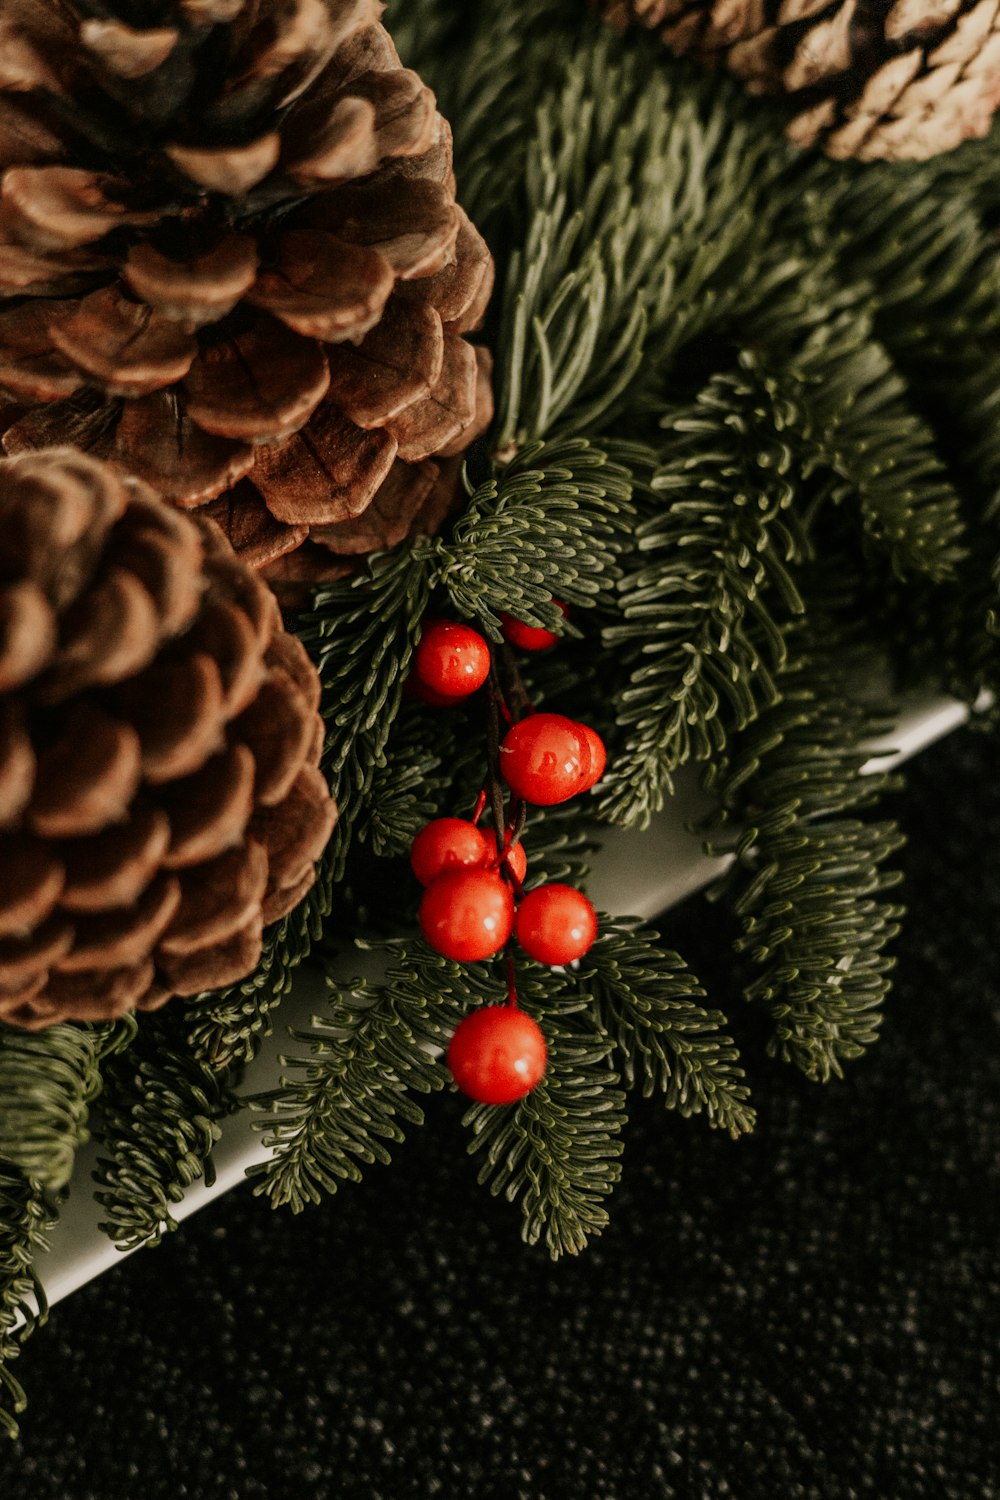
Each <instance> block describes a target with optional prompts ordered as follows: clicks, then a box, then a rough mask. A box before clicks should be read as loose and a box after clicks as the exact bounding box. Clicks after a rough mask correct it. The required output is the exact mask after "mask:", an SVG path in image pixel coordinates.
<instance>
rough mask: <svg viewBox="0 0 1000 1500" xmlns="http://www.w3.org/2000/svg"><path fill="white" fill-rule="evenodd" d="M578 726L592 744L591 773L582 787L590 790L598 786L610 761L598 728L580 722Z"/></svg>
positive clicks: (587, 790) (588, 742) (583, 789)
mask: <svg viewBox="0 0 1000 1500" xmlns="http://www.w3.org/2000/svg"><path fill="white" fill-rule="evenodd" d="M576 727H577V728H578V729H579V731H580V733H581V735H582V736H583V737H584V739H585V740H586V741H587V744H588V745H589V746H590V775H589V776H588V777H587V779H586V781H585V782H584V784H583V786H582V788H581V790H582V791H584V792H589V791H590V788H591V787H592V786H596V785H597V783H598V782H599V781H600V779H601V777H602V776H603V775H604V768H605V766H606V765H607V763H608V752H607V751H606V750H605V748H604V741H603V740H602V739H601V736H600V735H599V734H598V732H597V730H596V729H591V727H590V725H589V724H578V725H577V726H576Z"/></svg>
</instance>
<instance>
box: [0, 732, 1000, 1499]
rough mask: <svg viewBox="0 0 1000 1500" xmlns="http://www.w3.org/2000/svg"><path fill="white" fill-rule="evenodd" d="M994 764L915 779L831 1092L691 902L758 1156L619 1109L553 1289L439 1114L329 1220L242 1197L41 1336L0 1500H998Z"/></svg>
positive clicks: (922, 764)
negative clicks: (763, 1010)
mask: <svg viewBox="0 0 1000 1500" xmlns="http://www.w3.org/2000/svg"><path fill="white" fill-rule="evenodd" d="M995 756H996V746H995V743H991V742H989V741H987V740H985V739H981V738H977V737H975V736H972V735H970V734H967V733H963V734H962V735H959V736H956V737H954V738H953V739H952V740H950V741H949V742H947V743H945V744H944V745H941V746H938V747H936V748H934V749H933V750H931V751H930V752H928V753H927V754H926V755H925V756H924V757H923V758H922V759H921V760H920V761H919V762H918V763H917V764H916V765H915V766H913V767H912V768H911V771H910V776H909V788H908V791H907V792H906V793H905V794H904V795H903V796H902V797H901V798H900V799H899V801H898V805H897V806H898V811H899V813H900V815H901V816H902V818H903V820H904V823H905V826H906V828H907V831H908V833H909V835H910V845H909V848H908V850H907V851H906V854H905V856H904V863H905V865H906V868H907V874H908V879H907V885H906V888H905V898H906V900H907V901H908V903H909V907H910V915H909V920H908V923H907V926H906V929H905V934H904V937H903V939H902V940H901V941H900V942H899V944H898V945H897V947H898V952H899V956H900V961H899V968H898V977H897V984H896V988H895V991H894V994H893V997H892V999H891V1001H890V1004H889V1008H888V1015H887V1020H886V1023H885V1027H884V1033H883V1037H882V1040H881V1042H880V1044H879V1045H878V1047H876V1049H875V1050H874V1051H873V1053H872V1054H871V1055H870V1056H869V1057H868V1058H867V1059H865V1060H864V1061H862V1062H860V1063H858V1064H855V1066H854V1067H853V1069H852V1071H851V1073H850V1074H849V1076H848V1079H847V1080H846V1081H845V1082H843V1083H840V1084H835V1085H833V1086H830V1087H828V1088H825V1089H824V1088H819V1087H816V1086H815V1085H810V1084H807V1083H805V1082H804V1081H802V1080H800V1079H799V1077H798V1076H797V1075H795V1074H793V1073H792V1072H791V1071H790V1070H788V1069H786V1068H783V1067H781V1066H780V1065H778V1064H776V1063H770V1062H768V1060H767V1059H766V1058H765V1057H764V1055H763V1036H764V1032H763V1029H762V1028H761V1027H760V1026H759V1025H758V1023H757V1022H756V1021H755V1019H754V1018H753V1013H752V1012H751V1011H749V1010H748V1009H747V1008H746V1007H743V1006H742V1005H741V1002H739V1001H738V999H737V997H736V995H735V994H733V993H732V992H728V993H727V990H726V988H725V986H726V983H727V981H726V978H725V974H726V962H725V957H724V954H723V953H722V952H721V944H720V942H719V932H720V923H721V922H722V920H723V919H722V918H721V916H720V914H719V913H718V912H716V911H714V910H706V908H705V905H704V903H703V902H701V901H695V902H692V903H688V905H687V906H685V907H684V908H682V909H681V910H680V911H678V912H676V913H674V914H673V915H672V917H671V919H670V921H669V924H668V926H667V930H668V933H669V936H670V937H671V939H672V941H674V942H676V943H677V944H678V945H679V946H681V947H682V949H683V951H684V952H685V953H686V954H688V955H689V956H690V958H691V960H692V962H693V963H695V965H696V966H700V968H701V970H702V972H703V973H704V974H705V975H706V977H707V978H709V979H710V980H711V981H712V982H713V984H714V986H715V992H716V995H717V996H718V998H719V999H720V1000H722V1001H723V1003H724V1004H725V1005H726V1006H727V1008H728V1009H729V1010H730V1012H732V1013H735V1016H736V1019H735V1021H734V1025H735V1026H736V1027H737V1030H738V1034H739V1037H740V1041H741V1044H742V1045H743V1046H744V1047H745V1048H746V1052H747V1056H746V1061H747V1063H748V1067H749V1070H750V1074H751V1079H752V1081H753V1082H754V1083H755V1085H756V1089H755V1092H756V1097H757V1104H758V1106H759V1110H760V1123H759V1127H758V1130H757V1133H756V1134H755V1136H754V1137H753V1138H751V1139H749V1140H745V1141H742V1142H740V1143H738V1144H733V1143H732V1142H730V1141H729V1140H728V1139H726V1138H723V1137H719V1136H717V1135H715V1134H713V1133H710V1132H708V1131H706V1129H705V1128H704V1126H703V1125H702V1124H700V1123H699V1122H698V1121H696V1120H694V1121H683V1120H680V1119H677V1118H675V1117H673V1116H670V1115H667V1114H665V1113H664V1112H663V1110H662V1107H661V1106H660V1105H658V1104H657V1102H656V1101H647V1102H641V1101H637V1102H636V1104H635V1107H634V1111H633V1118H632V1121H631V1123H630V1126H629V1129H628V1134H627V1149H626V1154H625V1158H624V1178H623V1181H622V1183H621V1185H620V1188H619V1190H618V1192H617V1194H616V1197H615V1200H614V1201H613V1212H612V1226H611V1228H610V1230H609V1231H608V1232H607V1233H606V1234H605V1235H604V1236H603V1238H602V1239H600V1240H598V1241H597V1242H596V1243H595V1245H594V1247H593V1248H592V1249H591V1251H590V1252H589V1253H588V1254H586V1255H585V1256H583V1257H581V1258H580V1259H579V1260H576V1261H568V1262H563V1263H561V1264H559V1265H556V1266H553V1265H552V1264H551V1263H550V1262H549V1261H548V1259H547V1258H546V1256H545V1255H544V1253H543V1252H542V1251H539V1250H529V1249H527V1248H526V1247H525V1246H523V1245H522V1244H521V1243H520V1241H519V1240H518V1238H517V1232H518V1218H517V1214H516V1211H515V1210H514V1209H513V1208H511V1206H510V1205H507V1204H505V1203H502V1202H500V1203H498V1202H496V1201H495V1200H493V1199H491V1198H490V1197H489V1196H488V1195H486V1194H485V1193H484V1192H483V1191H482V1190H480V1189H478V1188H477V1187H476V1185H475V1181H474V1176H475V1167H474V1164H473V1162H472V1161H470V1160H469V1159H468V1158H467V1157H466V1155H465V1151H464V1148H465V1141H464V1139H463V1136H462V1134H461V1132H460V1131H459V1129H458V1127H457V1120H458V1116H459V1113H460V1108H459V1106H458V1104H457V1101H450V1100H442V1101H440V1102H439V1104H438V1105H436V1106H433V1105H432V1117H431V1120H430V1122H429V1124H428V1126H427V1127H426V1128H425V1129H424V1130H423V1131H418V1132H416V1134H415V1135H414V1137H413V1140H412V1141H411V1142H409V1143H408V1144H407V1145H406V1146H405V1147H403V1148H401V1149H400V1150H399V1151H398V1154H397V1156H396V1159H395V1162H394V1164H393V1166H392V1167H391V1168H390V1169H389V1170H385V1169H374V1170H372V1172H371V1173H370V1175H369V1176H368V1178H367V1179H366V1181H365V1183H364V1184H362V1185H361V1186H360V1187H359V1188H348V1189H346V1190H345V1191H344V1192H342V1193H341V1194H339V1195H338V1197H337V1198H336V1199H335V1200H334V1201H333V1202H332V1203H329V1204H328V1205H326V1206H325V1207H324V1208H323V1209H322V1210H318V1211H316V1212H313V1213H311V1214H307V1215H304V1216H302V1217H300V1218H297V1219H293V1218H291V1217H288V1216H286V1215H285V1214H273V1213H271V1212H270V1211H269V1210H268V1209H267V1208H266V1207H265V1206H264V1205H263V1204H262V1203H261V1202H260V1201H259V1200H256V1199H253V1198H251V1197H250V1195H249V1194H248V1193H247V1192H246V1190H240V1191H239V1192H237V1193H235V1194H233V1195H232V1196H231V1197H230V1198H229V1199H228V1200H226V1201H224V1202H222V1203H221V1204H219V1205H217V1206H215V1207H214V1208H211V1209H209V1210H206V1211H205V1212H204V1213H203V1214H202V1215H201V1216H199V1217H198V1218H197V1219H195V1220H192V1221H190V1222H189V1223H188V1224H186V1225H185V1226H183V1228H182V1229H181V1231H180V1233H179V1234H177V1235H176V1236H174V1237H173V1238H172V1239H171V1240H170V1242H169V1243H167V1244H166V1245H165V1246H164V1247H163V1248H162V1249H160V1250H159V1251H156V1252H153V1253H145V1254H142V1255H139V1256H136V1257H134V1258H133V1259H131V1260H129V1261H126V1262H123V1264H122V1265H121V1267H119V1268H116V1270H115V1271H114V1272H112V1273H111V1274H109V1275H107V1276H105V1277H104V1278H103V1279H102V1280H100V1281H99V1282H98V1283H97V1284H94V1285H91V1286H90V1287H88V1288H86V1289H85V1290H83V1291H81V1292H79V1293H77V1294H76V1295H75V1296H74V1297H72V1298H70V1299H69V1300H68V1301H66V1302H65V1303H63V1304H61V1305H60V1306H59V1307H57V1308H56V1309H55V1311H54V1313H53V1315H52V1318H51V1322H50V1324H49V1326H48V1327H47V1328H46V1329H44V1330H42V1331H41V1332H40V1333H38V1334H37V1335H36V1336H35V1338H34V1339H33V1340H32V1341H31V1343H30V1344H29V1345H28V1347H27V1349H26V1351H25V1354H24V1356H23V1358H22V1359H21V1360H20V1361H19V1362H18V1374H19V1375H20V1376H21V1378H22V1379H23V1380H24V1381H25V1383H26V1384H27V1386H28V1387H29V1392H30V1397H31V1405H30V1407H29V1410H28V1413H27V1415H26V1417H25V1419H24V1436H23V1437H22V1439H21V1441H20V1443H19V1444H17V1445H8V1447H7V1448H6V1449H5V1450H4V1451H3V1452H2V1453H0V1494H2V1495H3V1496H4V1500H50V1497H51V1500H57V1497H58V1500H91V1497H93V1500H118V1497H127V1500H160V1497H164V1500H166V1497H169V1500H181V1497H191V1500H263V1497H268V1500H274V1497H279V1500H281V1497H284V1496H289V1497H314V1496H315V1497H323V1500H325V1497H328V1496H337V1497H340V1496H344V1497H350V1500H353V1497H355V1496H356V1497H359V1500H361V1497H363V1500H408V1497H411V1496H412V1497H420V1500H424V1497H430V1496H442V1497H445V1500H459V1497H462V1500H466V1497H468V1500H481V1497H485V1500H493V1497H497V1500H500V1497H502V1500H515V1497H516V1500H521V1497H524V1500H563V1497H565V1500H646V1497H660V1496H676V1497H683V1500H687V1497H698V1500H721V1497H726V1496H733V1497H737V1500H758V1497H759V1500H799V1497H802V1500H806V1497H808V1500H814V1497H815V1500H849V1497H852V1496H875V1497H879V1500H925V1497H926V1500H931V1497H933V1500H941V1497H945V1500H952V1497H954V1500H972V1497H980V1496H982V1497H987V1496H995V1495H996V1493H997V1489H996V1487H995V1481H996V1476H997V1475H998V1474H1000V1444H998V1437H997V1412H998V1406H997V1377H998V1363H1000V1362H998V1355H997V1339H998V1334H1000V1303H998V1295H997V1292H998V1270H997V1244H998V1240H1000V1195H998V1193H997V1178H998V1160H1000V1033H998V1020H1000V983H998V976H997V963H996V959H995V954H996V951H997V947H998V938H1000V883H998V879H997V876H998V865H1000V783H998V781H997V778H996V776H995V771H994V765H995Z"/></svg>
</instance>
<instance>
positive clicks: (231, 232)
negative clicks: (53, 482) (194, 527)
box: [0, 0, 493, 579]
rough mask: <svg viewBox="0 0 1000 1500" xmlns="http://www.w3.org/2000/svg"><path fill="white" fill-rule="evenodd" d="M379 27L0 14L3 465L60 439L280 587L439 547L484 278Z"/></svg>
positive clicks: (309, 2)
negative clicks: (224, 542)
mask: <svg viewBox="0 0 1000 1500" xmlns="http://www.w3.org/2000/svg"><path fill="white" fill-rule="evenodd" d="M380 11H381V6H380V5H379V4H378V3H377V0H179V3H170V0H159V3H157V0H147V3H144V4H143V5H141V6H139V5H137V4H135V3H134V0H9V3H4V4H3V5H2V6H0V397H2V396H3V393H6V394H5V400H0V431H3V433H4V436H3V443H4V448H5V450H6V451H7V452H8V453H12V454H13V453H19V452H23V451H25V450H30V449H36V448H39V447H44V446H47V445H50V444H52V443H62V442H70V443H73V444H74V445H75V446H77V447H79V448H81V449H83V450H86V451H89V452H91V453H94V454H95V455H97V456H99V457H103V458H107V459H108V460H109V461H110V462H111V463H113V464H114V465H115V466H116V467H117V468H119V469H120V470H121V471H122V472H124V473H128V474H132V475H134V476H136V477H138V478H140V479H143V480H145V481H147V482H148V483H150V484H152V485H153V486H154V488H155V489H156V490H157V491H158V493H160V494H161V495H162V496H163V497H164V498H167V499H169V500H171V501H173V502H174V503H175V504H177V505H179V506H182V507H185V508H188V507H196V506H201V505H204V504H206V503H207V502H212V501H215V503H214V504H213V506H212V510H211V514H212V515H213V517H214V518H215V519H216V520H217V521H219V522H220V523H221V524H222V526H223V528H224V529H225V530H226V531H227V533H228V534H229V536H230V539H231V540H232V542H233V544H234V546H235V547H236V548H237V550H238V551H239V552H240V553H241V554H242V555H243V556H245V557H246V559H247V561H248V562H250V563H251V565H252V566H255V567H262V568H265V569H266V568H267V567H268V565H270V564H274V563H276V561H277V560H278V559H282V558H287V561H286V562H285V563H284V564H283V565H281V566H277V567H276V568H275V569H274V571H275V573H276V574H277V575H278V576H280V577H284V578H292V579H294V578H295V577H297V576H304V577H306V578H310V579H311V578H313V577H321V576H337V575H338V574H339V573H342V572H344V571H346V570H347V569H348V568H349V566H350V564H349V559H350V558H351V557H352V556H355V555H356V554H358V553H365V552H368V551H371V550H373V548H375V547H383V546H386V545H391V544H392V543H394V542H396V541H399V540H400V539H401V538H402V537H403V536H405V535H406V534H407V533H408V531H410V530H411V529H413V528H419V529H424V530H428V529H432V527H433V526H434V525H435V524H439V522H440V518H441V516H442V514H443V512H444V510H445V509H446V507H447V500H448V498H449V495H442V475H441V472H440V467H441V466H440V464H439V462H438V460H439V459H440V458H442V457H444V458H447V457H448V456H450V455H453V454H456V453H458V452H460V451H461V450H462V449H463V448H464V447H466V446H467V445H468V443H469V442H470V441H471V440H472V439H473V437H475V436H476V435H477V434H478V433H479V432H480V431H481V430H482V429H483V427H484V426H485V425H486V423H487V422H488V420H489V415H490V409H489V402H490V393H489V380H488V370H487V365H486V356H485V354H484V353H483V352H482V351H476V350H475V349H473V347H472V346H471V345H470V344H469V343H468V342H467V340H466V339H465V338H464V337H463V334H464V333H466V332H467V331H469V330H471V329H473V328H475V327H476V326H478V324H479V322H480V320H481V317H482V314H483V311H484V307H485V304H486V300H487V298H488V296H489V292H490V288H491V284H492V274H493V267H492V261H491V258H490V255H489V252H488V250H487V249H486V246H485V244H484V243H483V241H482V239H481V237H480V236H479V234H478V233H477V232H476V230H475V229H474V228H473V226H472V225H471V223H470V222H469V220H468V218H467V217H466V215H465V214H464V213H463V211H462V210H461V208H460V207H458V205H457V204H456V202H455V196H454V194H455V183H454V177H453V175H452V168H451V136H450V132H449V130H448V126H447V124H446V123H445V121H444V120H443V119H442V117H441V116H440V115H439V114H438V112H437V110H436V108H435V104H434V98H433V95H432V94H431V93H430V91H429V90H428V89H427V88H425V87H424V85H423V84H422V83H421V81H420V79H419V78H418V77H417V75H416V74H415V73H413V72H410V71H409V70H407V69H405V68H403V67H402V66H401V64H400V61H399V57H398V55H397V53H396V50H395V48H394V47H393V44H392V41H391V39H390V38H389V36H388V34H387V32H386V31H385V30H384V29H383V27H382V26H380V25H379V24H377V18H378V15H379V13H380ZM448 477H449V478H450V479H452V480H453V470H451V471H449V476H448ZM216 497H222V498H221V499H218V500H217V499H216ZM307 539H308V540H309V542H310V545H309V546H308V547H307V548H306V549H305V550H304V552H303V554H302V557H301V558H299V559H297V560H293V559H292V558H291V557H290V556H289V554H291V553H292V551H293V550H294V549H296V548H298V547H300V546H301V544H302V543H303V542H305V541H306V540H307ZM331 554H333V556H331ZM338 559H339V561H338ZM345 559H346V560H347V561H345Z"/></svg>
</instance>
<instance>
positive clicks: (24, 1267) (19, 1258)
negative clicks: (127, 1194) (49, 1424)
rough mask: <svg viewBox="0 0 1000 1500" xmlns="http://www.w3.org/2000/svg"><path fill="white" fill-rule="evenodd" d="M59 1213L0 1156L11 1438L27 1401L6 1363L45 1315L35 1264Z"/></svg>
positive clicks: (6, 1412)
mask: <svg viewBox="0 0 1000 1500" xmlns="http://www.w3.org/2000/svg"><path fill="white" fill-rule="evenodd" d="M57 1219H58V1212H57V1209H56V1206H55V1200H54V1199H53V1198H52V1197H51V1196H50V1195H49V1194H48V1193H46V1191H45V1190H44V1188H42V1187H41V1186H40V1184H39V1183H38V1182H36V1181H34V1180H33V1179H32V1178H31V1177H29V1176H28V1175H27V1174H26V1173H25V1172H21V1171H19V1170H18V1169H17V1168H16V1167H8V1166H5V1165H4V1164H3V1163H2V1162H0V1428H2V1429H3V1430H4V1431H5V1432H6V1433H7V1435H8V1437H11V1438H16V1437H17V1435H18V1427H17V1422H16V1420H15V1416H16V1414H17V1413H19V1412H22V1411H23V1410H24V1408H25V1404H26V1401H25V1394H24V1390H23V1388H22V1386H21V1384H20V1382H19V1381H18V1380H17V1379H16V1378H15V1377H14V1375H13V1374H12V1373H11V1370H10V1366H11V1364H12V1363H13V1361H14V1360H15V1359H16V1358H17V1356H18V1355H19V1354H20V1352H21V1347H22V1345H23V1344H24V1341H25V1339H26V1338H28V1336H29V1335H30V1334H31V1333H32V1332H33V1331H34V1329H35V1328H36V1327H37V1326H38V1325H39V1324H40V1323H44V1322H45V1319H46V1317H47V1316H48V1306H47V1304H46V1300H45V1291H44V1288H43V1287H42V1283H41V1281H40V1280H39V1278H38V1275H37V1273H36V1272H35V1270H34V1265H35V1262H36V1260H37V1259H38V1257H39V1256H40V1255H41V1254H42V1252H43V1251H44V1250H47V1249H48V1234H49V1231H50V1230H51V1229H52V1228H53V1227H54V1226H55V1224H56V1221H57ZM35 1305H37V1308H38V1311H37V1313H36V1312H35ZM5 1401H6V1402H9V1403H10V1407H9V1409H8V1408H7V1406H5V1404H4V1402H5Z"/></svg>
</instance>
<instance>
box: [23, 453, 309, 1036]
mask: <svg viewBox="0 0 1000 1500" xmlns="http://www.w3.org/2000/svg"><path fill="white" fill-rule="evenodd" d="M318 704H319V679H318V677H317V674H316V670H315V668H314V667H313V665H312V663H311V661H310V660H309V658H308V656H307V655H306V652H305V650H304V648H303V647H302V645H301V643H300V642H299V640H298V639H297V638H296V637H295V636H291V635H286V634H285V632H284V631H283V630H282V629H281V622H280V617H279V614H278V608H277V605H276V603H275V601H274V597H273V595H272V594H271V592H270V590H269V589H268V588H267V587H266V585H265V584H263V583H262V582H261V581H260V580H259V579H258V578H257V577H256V576H255V575H254V574H253V573H252V572H251V571H250V569H248V568H247V567H246V566H245V565H244V564H243V563H241V562H240V561H239V560H238V559H237V558H236V557H235V556H234V555H233V552H232V549H231V548H230V547H229V545H228V543H227V542H226V540H225V538H224V537H223V536H222V534H221V533H220V532H219V530H218V529H217V528H216V527H215V526H214V525H213V523H212V522H210V521H207V520H205V519H204V518H202V517H200V516H199V517H196V518H194V517H189V516H185V515H181V514H179V513H178V512H176V511H174V510H172V509H171V508H170V507H168V506H166V505H164V504H163V503H162V502H161V501H159V500H158V499H157V498H156V497H155V495H154V494H153V492H152V491H151V490H150V489H149V488H148V487H147V486H146V485H144V484H142V483H140V482H138V481H135V480H123V479H121V478H120V477H119V476H117V475H116V474H115V473H114V471H113V470H112V469H111V468H110V467H109V466H108V465H106V464H102V463H99V462H97V461H96V460H94V459H92V458H89V457H87V456H85V455H82V454H79V453H76V452H74V451H73V450H71V449H55V450H50V451H48V452H46V453H37V454H24V455H22V456H21V457H18V458H13V459H10V458H9V459H3V460H0V1020H2V1021H6V1022H8V1023H9V1024H11V1025H15V1026H21V1027H25V1028H27V1029H29V1030H36V1029H38V1028H41V1027H44V1026H50V1025H52V1024H53V1023H55V1022H56V1021H62V1020H67V1019H74V1020H82V1021H94V1020H104V1019H108V1018H110V1017H113V1016H119V1015H121V1014H122V1013H123V1012H125V1011H127V1010H130V1009H132V1008H133V1007H138V1008H139V1009H140V1010H152V1009H155V1008H156V1007H158V1006H160V1005H162V1004H163V1003H164V1001H165V1000H167V999H168V998H169V997H170V996H171V995H173V994H182V995H194V994H197V993H198V992H199V991H201V990H205V989H214V988H217V987H219V986H221V985H225V984H231V983H233V982H235V981H236V980H238V979H241V978H243V977H244V976H245V975H246V974H248V973H250V972H251V971H252V970H253V969H254V968H255V967H256V964H257V961H258V959H259V957H260V951H261V930H262V927H263V926H264V925H265V924H266V923H268V922H273V921H275V920H277V918H279V917H281V916H283V915H284V914H285V913H286V912H288V911H290V910H291V909H292V908H293V907H294V906H295V905H296V903H297V902H298V901H299V900H300V898H301V897H302V896H303V895H304V894H305V892H306V891H307V890H308V889H309V887H310V886H311V885H312V883H313V880H314V877H315V870H314V863H315V861H316V859H317V858H318V856H319V854H320V852H321V850H322V849H323V847H324V845H325V843H326V841H327V839H328V838H329V835H330V832H331V829H332V827H333V824H334V821H335V817H336V812H335V808H334V805H333V802H332V799H331V797H330V793H329V789H328V788H327V785H326V782H325V780H324V778H323V776H322V775H321V774H320V772H319V770H318V769H317V767H318V763H319V755H320V749H321V746H322V739H323V732H322V720H321V719H320V717H319V715H318V713H317V707H318Z"/></svg>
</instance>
